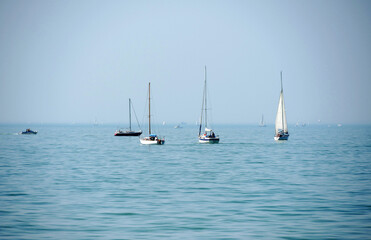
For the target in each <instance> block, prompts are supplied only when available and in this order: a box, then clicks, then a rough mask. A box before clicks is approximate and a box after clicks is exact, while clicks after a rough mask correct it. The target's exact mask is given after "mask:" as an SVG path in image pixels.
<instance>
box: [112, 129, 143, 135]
mask: <svg viewBox="0 0 371 240" xmlns="http://www.w3.org/2000/svg"><path fill="white" fill-rule="evenodd" d="M141 134H142V131H139V132H135V131H121V130H118V131H116V132H115V136H140V135H141Z"/></svg>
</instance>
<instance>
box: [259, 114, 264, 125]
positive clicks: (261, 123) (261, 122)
mask: <svg viewBox="0 0 371 240" xmlns="http://www.w3.org/2000/svg"><path fill="white" fill-rule="evenodd" d="M259 127H265V123H264V115H262V119H261V120H260V123H259Z"/></svg>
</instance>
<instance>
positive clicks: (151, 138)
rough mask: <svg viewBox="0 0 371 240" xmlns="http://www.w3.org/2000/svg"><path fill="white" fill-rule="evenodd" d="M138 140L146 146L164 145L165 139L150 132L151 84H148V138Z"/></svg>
mask: <svg viewBox="0 0 371 240" xmlns="http://www.w3.org/2000/svg"><path fill="white" fill-rule="evenodd" d="M139 140H140V143H141V144H146V145H154V144H157V145H163V144H165V138H163V139H161V138H160V137H158V136H157V135H156V134H152V132H151V83H148V137H145V138H140V139H139Z"/></svg>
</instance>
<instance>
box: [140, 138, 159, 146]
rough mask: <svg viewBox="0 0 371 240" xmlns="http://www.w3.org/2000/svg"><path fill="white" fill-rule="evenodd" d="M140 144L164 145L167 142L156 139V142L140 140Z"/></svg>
mask: <svg viewBox="0 0 371 240" xmlns="http://www.w3.org/2000/svg"><path fill="white" fill-rule="evenodd" d="M140 143H141V144H143V145H164V144H165V140H164V139H155V140H150V139H146V138H143V139H140Z"/></svg>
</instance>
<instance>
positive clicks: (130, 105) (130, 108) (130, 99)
mask: <svg viewBox="0 0 371 240" xmlns="http://www.w3.org/2000/svg"><path fill="white" fill-rule="evenodd" d="M129 130H130V131H131V99H130V98H129Z"/></svg>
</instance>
